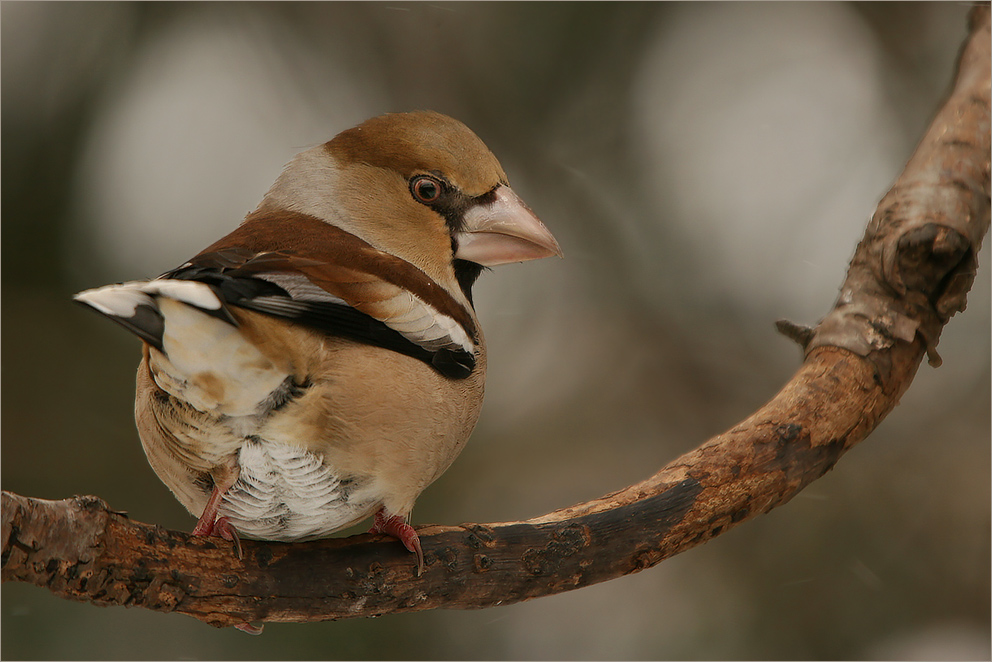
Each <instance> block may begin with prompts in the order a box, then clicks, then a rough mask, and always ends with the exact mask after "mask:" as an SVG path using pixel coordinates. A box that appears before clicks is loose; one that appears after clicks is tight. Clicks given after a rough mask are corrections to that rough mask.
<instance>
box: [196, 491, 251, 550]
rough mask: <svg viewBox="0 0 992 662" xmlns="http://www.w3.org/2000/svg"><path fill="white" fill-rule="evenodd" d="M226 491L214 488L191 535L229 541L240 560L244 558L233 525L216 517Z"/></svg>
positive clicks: (239, 540) (224, 518)
mask: <svg viewBox="0 0 992 662" xmlns="http://www.w3.org/2000/svg"><path fill="white" fill-rule="evenodd" d="M226 491H227V488H226V487H225V488H224V489H223V490H222V489H220V488H219V487H215V488H214V491H213V493H212V494H211V495H210V499H209V500H208V501H207V505H206V507H204V509H203V514H202V515H200V519H199V520H197V522H196V526H195V527H193V535H194V536H220V537H221V538H223V539H224V540H230V541H231V542H233V543H234V551H235V553H236V554H237V555H238V558H239V559H241V558H244V556H243V555H242V554H241V538H239V537H238V531H237V529H235V528H234V525H233V524H231V522H230V520H228V519H227V518H226V517H217V509H218V508H219V507H220V501H221V499H222V498H223V497H224V492H226Z"/></svg>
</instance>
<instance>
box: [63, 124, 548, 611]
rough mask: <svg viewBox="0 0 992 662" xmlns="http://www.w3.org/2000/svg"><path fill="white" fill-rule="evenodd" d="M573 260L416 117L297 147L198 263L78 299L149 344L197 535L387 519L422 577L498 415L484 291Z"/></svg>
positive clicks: (151, 371) (443, 132)
mask: <svg viewBox="0 0 992 662" xmlns="http://www.w3.org/2000/svg"><path fill="white" fill-rule="evenodd" d="M184 213H189V212H188V211H187V212H184ZM555 255H557V256H559V257H561V255H562V252H561V249H560V247H559V245H558V242H557V241H556V239H555V238H554V236H553V235H552V234H551V232H550V231H549V230H548V229H547V228H546V227H545V226H544V224H543V223H542V222H541V221H540V220H539V218H538V217H537V215H536V214H535V213H534V212H533V211H532V210H531V209H530V208H529V207H528V206H527V205H526V204H525V203H524V202H523V201H522V200H521V199H520V197H519V196H518V195H517V194H516V193H515V192H514V191H513V189H512V188H510V185H509V182H508V180H507V176H506V174H505V172H504V171H503V168H502V167H501V166H500V164H499V161H498V160H497V159H496V157H495V156H494V155H493V153H492V152H491V151H490V150H489V148H488V147H486V145H485V144H484V143H483V141H482V140H481V139H480V138H479V137H478V136H477V135H476V134H475V133H473V132H472V130H471V129H469V128H468V127H467V126H465V125H464V124H463V123H462V122H460V121H458V120H455V119H453V118H451V117H448V116H447V115H443V114H441V113H437V112H434V111H413V112H398V113H388V114H385V115H380V116H377V117H373V118H371V119H368V120H366V121H365V122H363V123H361V124H359V125H357V126H355V127H353V128H350V129H347V130H345V131H342V132H341V133H339V134H337V135H336V136H335V137H334V138H332V139H331V140H329V141H328V142H326V143H323V144H320V145H317V146H316V147H312V148H310V149H307V150H305V151H302V152H300V153H299V154H297V155H296V156H295V157H294V158H293V159H292V160H291V161H290V162H289V163H288V164H287V165H286V166H285V167H284V169H283V170H282V172H281V174H280V175H279V176H278V178H277V179H276V181H275V183H274V184H273V185H272V186H271V188H270V189H269V190H268V192H267V193H266V194H265V195H264V197H263V198H262V201H261V202H260V203H259V205H258V206H257V208H256V209H255V210H254V211H251V212H250V213H248V214H247V216H245V218H244V220H243V221H242V222H241V223H240V225H238V226H237V227H236V228H235V229H234V230H233V231H232V232H230V233H229V234H227V235H226V236H224V237H223V238H221V239H219V240H217V241H215V242H214V243H213V244H211V245H209V246H208V247H206V248H205V249H203V250H202V251H200V252H199V253H198V254H196V256H195V257H193V258H192V259H190V260H188V261H187V262H185V263H183V264H182V265H180V266H179V267H177V268H175V269H172V270H170V271H168V272H166V273H164V274H162V275H160V276H158V277H157V278H154V279H150V280H136V281H129V282H123V283H118V284H114V285H108V286H104V287H99V288H94V289H89V290H85V291H83V292H79V293H78V294H76V295H74V298H75V299H76V300H77V301H79V302H80V303H82V304H85V305H86V306H88V307H90V308H92V309H95V310H96V311H97V312H99V313H101V314H103V315H105V316H106V317H108V318H110V319H111V320H113V321H115V322H117V323H119V324H120V325H122V326H123V327H124V328H126V329H127V330H128V331H130V332H131V333H133V334H134V335H136V336H137V337H138V338H139V339H140V340H141V341H142V358H141V361H140V363H139V365H138V370H137V376H136V393H135V421H136V425H137V429H138V433H139V437H140V440H141V444H142V447H143V449H144V452H145V454H146V456H147V459H148V462H149V464H150V465H151V468H152V469H153V470H154V472H155V473H156V474H157V475H158V477H159V478H160V479H161V480H162V482H164V483H165V485H166V486H167V487H168V488H169V489H170V490H171V492H172V493H173V494H174V495H175V497H176V498H177V499H178V500H179V502H180V503H182V505H183V506H185V508H186V509H187V510H189V512H190V513H191V514H192V515H193V516H194V517H197V518H198V519H197V523H196V526H195V527H194V528H193V531H192V535H194V536H220V537H222V538H225V539H227V540H229V541H231V542H232V543H233V547H234V550H235V552H236V553H237V555H238V556H239V557H241V555H242V551H241V537H242V536H245V537H249V538H255V539H260V540H272V541H286V542H293V541H304V540H312V539H317V538H323V537H328V536H330V535H331V534H333V533H335V532H337V531H340V530H341V529H344V528H347V527H349V526H352V525H354V524H357V523H359V522H361V521H363V520H365V519H368V518H370V517H371V518H372V526H371V529H370V532H376V533H384V534H388V535H390V536H393V537H395V538H397V539H398V540H399V541H400V542H402V544H403V545H404V546H405V548H406V549H407V550H409V551H410V552H412V553H414V554H415V555H416V560H417V574H418V576H419V575H420V574H421V573H422V572H423V571H424V569H425V561H424V553H423V548H422V545H421V542H420V539H419V536H418V535H417V532H416V530H415V529H414V528H413V526H412V525H411V523H410V517H411V512H412V510H413V506H414V502H415V501H416V499H417V497H418V496H419V495H420V493H421V492H422V491H423V490H424V489H425V488H426V487H427V486H428V485H430V484H431V483H432V482H433V481H435V480H436V479H437V478H438V477H439V476H440V475H441V474H442V473H443V472H444V471H445V470H446V469H447V468H448V467H449V466H450V465H451V463H452V462H453V461H454V459H455V458H456V457H457V456H458V454H459V453H460V452H461V450H462V448H463V447H464V446H465V443H466V441H467V440H468V438H469V436H470V434H471V433H472V430H473V428H474V427H475V424H476V421H477V420H478V417H479V412H480V409H481V406H482V400H483V392H484V386H485V376H486V345H485V339H484V337H483V333H482V329H481V327H480V324H479V319H478V317H477V316H476V312H475V308H474V302H473V296H472V288H473V285H474V283H475V282H476V279H477V278H478V277H479V275H480V274H481V273H482V272H483V271H484V270H487V269H488V268H490V267H494V266H497V265H502V264H509V263H514V262H524V261H528V260H535V259H540V258H545V257H551V256H555ZM244 629H246V630H250V626H248V625H247V624H245V628H244Z"/></svg>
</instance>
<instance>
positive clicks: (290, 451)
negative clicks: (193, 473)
mask: <svg viewBox="0 0 992 662" xmlns="http://www.w3.org/2000/svg"><path fill="white" fill-rule="evenodd" d="M239 463H240V465H241V475H240V477H239V478H238V482H237V483H235V484H234V487H232V488H231V489H230V490H228V492H227V494H226V495H225V496H224V499H223V502H222V503H221V506H220V511H219V513H218V514H219V515H222V516H224V517H227V518H228V519H229V520H230V522H231V524H233V525H234V527H235V528H236V529H237V530H238V532H239V533H242V534H244V535H245V536H248V537H252V538H262V539H265V540H282V541H295V540H308V539H311V538H320V537H325V536H327V535H329V534H331V533H333V532H335V531H337V530H339V529H342V528H344V527H346V526H349V525H351V524H354V523H356V522H358V521H360V520H362V519H364V518H366V517H368V516H369V515H371V514H372V513H373V512H374V511H375V510H376V509H377V508H378V507H379V503H380V502H379V500H378V499H376V498H375V496H374V495H373V494H372V493H371V492H372V490H370V489H369V488H370V486H369V485H367V484H365V485H363V484H358V483H357V482H356V481H355V480H353V479H345V478H342V477H340V476H337V475H335V473H334V472H333V470H332V469H331V468H330V467H328V466H326V465H324V464H323V462H322V461H321V458H320V457H319V456H317V455H315V454H314V453H311V452H309V451H307V450H304V449H302V448H298V447H295V446H289V445H287V444H280V443H273V442H269V441H259V440H257V439H247V440H246V441H245V443H244V445H243V446H242V447H241V450H240V451H239Z"/></svg>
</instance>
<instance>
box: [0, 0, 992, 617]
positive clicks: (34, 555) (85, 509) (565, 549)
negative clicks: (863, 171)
mask: <svg viewBox="0 0 992 662" xmlns="http://www.w3.org/2000/svg"><path fill="white" fill-rule="evenodd" d="M989 57H990V55H989V8H988V7H987V6H982V7H976V8H975V9H973V10H972V13H971V16H970V36H969V38H968V40H967V41H966V43H965V46H964V48H963V49H962V53H961V56H960V58H959V62H958V71H957V74H956V77H955V85H954V88H953V90H952V92H951V94H950V96H949V97H948V98H947V100H946V101H945V103H944V105H943V106H942V108H941V109H940V111H939V112H938V114H937V116H936V117H935V119H934V121H933V123H932V124H931V126H930V128H929V129H928V131H927V132H926V134H925V136H924V137H923V139H922V141H921V142H920V145H919V147H918V148H917V150H916V152H915V153H914V154H913V156H912V157H911V159H910V161H909V163H908V164H907V166H906V168H905V170H904V171H903V173H902V174H901V175H900V177H899V178H898V180H897V181H896V183H895V185H894V186H893V187H892V189H891V190H890V191H889V193H888V194H887V195H886V196H885V197H884V198H883V199H882V201H881V203H880V204H879V206H878V209H877V211H876V212H875V215H874V217H873V218H872V220H871V223H870V224H869V225H868V228H867V231H866V233H865V236H864V239H863V240H862V242H861V243H860V245H859V246H858V249H857V252H856V253H855V256H854V258H853V259H852V261H851V265H850V269H849V271H848V275H847V279H846V281H845V282H844V285H843V287H842V288H841V293H840V296H839V298H838V301H837V303H836V304H835V306H834V308H833V310H831V311H830V313H829V314H828V315H827V316H826V317H825V318H824V319H823V320H822V321H821V323H820V324H819V325H818V326H817V327H816V328H815V329H802V328H801V327H798V326H796V325H792V324H789V323H782V324H780V328H782V329H783V330H784V331H785V332H786V333H787V334H788V335H790V336H791V337H793V338H795V339H796V340H797V341H799V342H800V343H801V344H802V345H803V346H804V348H805V349H806V352H807V354H806V359H805V362H804V364H803V365H802V367H801V368H800V369H799V371H798V372H797V373H796V375H795V376H794V377H793V378H792V380H791V381H790V382H789V383H788V384H786V386H785V387H784V388H783V389H782V390H781V391H780V392H779V393H778V395H776V396H775V397H774V399H772V400H771V402H769V403H768V404H767V405H765V406H764V407H762V408H761V409H760V410H759V411H757V412H756V413H755V414H754V415H752V416H751V417H750V418H748V419H747V420H745V421H743V422H741V423H740V424H739V425H737V426H735V427H734V428H732V429H731V430H729V431H728V432H726V433H724V434H721V435H719V436H717V437H714V438H713V439H710V440H709V441H707V442H706V443H705V444H703V445H702V446H700V447H699V448H698V449H696V450H694V451H692V452H690V453H687V454H685V455H683V456H682V457H680V458H678V459H677V460H675V461H673V462H671V463H670V464H669V465H668V466H666V467H664V468H663V469H661V471H659V472H658V473H656V474H655V475H654V476H652V477H651V478H649V479H647V480H645V481H643V482H641V483H638V484H636V485H632V486H630V487H628V488H626V489H624V490H621V491H619V492H616V493H614V494H609V495H606V496H604V497H602V498H600V499H596V500H594V501H590V502H587V503H583V504H578V505H575V506H572V507H569V508H564V509H562V510H558V511H555V512H553V513H549V514H547V515H544V516H543V517H539V518H535V519H531V520H527V521H523V522H503V523H495V524H462V525H460V526H426V527H421V528H419V529H418V532H419V534H420V538H421V541H422V543H423V547H424V550H425V554H426V562H427V570H426V572H425V573H424V575H423V576H422V577H416V576H415V564H414V563H411V561H410V558H409V555H408V554H407V553H406V552H405V551H403V550H402V549H401V547H400V546H399V545H397V544H396V543H395V541H393V540H391V539H386V538H384V537H382V536H371V535H359V536H353V537H351V538H346V539H329V540H320V541H315V542H308V543H297V544H282V543H273V542H260V541H251V540H246V541H243V546H244V559H243V560H242V561H239V560H237V558H236V557H235V556H234V554H233V551H232V548H231V545H230V544H229V543H227V542H225V541H223V540H220V539H216V538H193V537H191V536H190V535H189V534H187V533H182V532H177V531H168V530H166V529H163V528H162V527H158V526H151V525H148V524H141V523H139V522H134V521H131V520H129V519H128V518H127V517H126V516H125V515H123V514H122V513H117V512H114V511H112V510H110V509H109V508H108V507H107V505H106V504H105V503H104V502H103V501H101V500H99V499H97V498H95V497H75V498H73V499H67V500H63V501H43V500H39V499H32V498H28V497H23V496H19V495H16V494H11V493H9V492H4V493H3V501H2V510H3V551H2V568H3V570H2V577H3V581H24V582H30V583H32V584H35V585H38V586H43V587H47V588H48V589H49V590H50V591H52V592H53V593H54V594H56V595H58V596H61V597H64V598H70V599H74V600H80V601H87V602H92V603H95V604H100V605H110V604H118V605H130V606H140V607H145V608H147V609H153V610H157V611H165V612H169V611H178V612H182V613H185V614H189V615H190V616H193V617H195V618H198V619H200V620H202V621H205V622H207V623H210V624H212V625H216V626H227V625H235V624H238V623H242V622H245V621H317V620H327V619H340V618H353V617H367V616H377V615H381V614H385V613H388V612H401V611H419V610H424V609H434V608H438V607H446V608H461V609H470V608H482V607H488V606H493V605H498V604H507V603H512V602H518V601H521V600H526V599H530V598H535V597H539V596H543V595H551V594H554V593H560V592H563V591H567V590H571V589H574V588H580V587H582V586H588V585H590V584H595V583H598V582H602V581H607V580H609V579H614V578H617V577H620V576H622V575H626V574H629V573H633V572H637V571H639V570H643V569H645V568H648V567H651V566H653V565H655V564H657V563H659V562H660V561H662V560H663V559H666V558H668V557H669V556H672V555H674V554H677V553H679V552H681V551H684V550H686V549H689V548H691V547H694V546H696V545H698V544H701V543H703V542H706V541H707V540H709V539H710V538H712V537H714V536H716V535H719V534H720V533H722V532H724V531H726V530H728V529H730V528H731V527H733V526H735V525H737V524H739V523H741V522H743V521H746V520H748V519H750V518H752V517H754V516H756V515H758V514H761V513H765V512H768V511H769V510H771V509H772V508H774V507H776V506H778V505H781V504H783V503H785V502H787V501H788V500H789V499H791V498H792V497H793V496H795V495H796V493H798V492H799V491H800V490H801V489H803V488H804V487H805V486H806V485H808V484H809V483H810V482H812V481H814V480H816V479H817V478H819V477H820V476H822V475H823V474H824V473H825V472H826V471H828V470H829V469H830V468H831V467H833V465H834V463H836V462H837V460H838V458H840V456H841V455H843V454H844V453H845V452H846V451H847V450H848V449H849V448H851V447H852V446H853V445H855V444H856V443H858V442H859V441H861V440H862V439H864V438H865V437H866V436H867V435H868V434H869V433H870V432H871V431H872V430H873V429H874V428H875V427H876V426H877V425H878V424H879V422H880V421H881V420H882V419H883V418H884V417H885V416H886V415H887V414H888V413H889V412H890V411H891V410H892V408H893V407H895V405H896V404H897V403H898V401H899V398H900V396H901V395H902V394H903V393H904V392H905V390H906V389H907V388H908V387H909V384H910V382H911V381H912V379H913V376H914V375H915V373H916V370H917V368H918V367H919V364H920V362H921V360H922V357H923V354H924V353H925V352H928V353H929V355H930V359H931V363H932V364H936V363H937V362H939V359H938V358H937V355H936V351H935V347H936V344H937V340H938V338H939V336H940V332H941V329H942V328H943V325H944V324H945V323H946V322H947V320H948V319H949V318H950V316H951V315H953V314H954V313H955V312H958V311H961V310H964V307H965V297H966V294H967V292H968V290H969V289H970V287H971V284H972V282H973V281H974V278H975V270H976V268H977V262H976V254H977V252H978V250H979V248H980V246H981V241H982V238H983V237H984V235H985V234H986V232H987V231H988V227H989V214H990V200H989V151H990V140H989V130H990V122H989V88H990V67H989Z"/></svg>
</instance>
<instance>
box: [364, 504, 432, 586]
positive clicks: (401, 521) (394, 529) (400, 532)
mask: <svg viewBox="0 0 992 662" xmlns="http://www.w3.org/2000/svg"><path fill="white" fill-rule="evenodd" d="M369 533H385V534H386V535H389V536H392V537H394V538H397V539H398V540H399V541H400V542H401V543H403V546H404V547H406V548H407V549H408V550H410V551H411V552H413V553H414V554H416V555H417V576H418V577H419V576H420V575H422V574H424V550H423V548H422V547H421V546H420V536H418V535H417V531H416V530H415V529H414V528H413V527H412V526H410V525H409V524H407V522H406V518H403V517H400V516H399V515H387V514H386V509H385V508H380V509H379V510H378V512H376V514H375V518H374V519H373V520H372V528H371V529H369Z"/></svg>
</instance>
